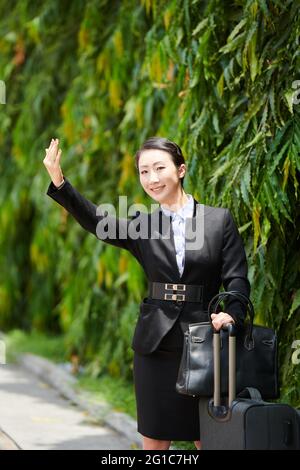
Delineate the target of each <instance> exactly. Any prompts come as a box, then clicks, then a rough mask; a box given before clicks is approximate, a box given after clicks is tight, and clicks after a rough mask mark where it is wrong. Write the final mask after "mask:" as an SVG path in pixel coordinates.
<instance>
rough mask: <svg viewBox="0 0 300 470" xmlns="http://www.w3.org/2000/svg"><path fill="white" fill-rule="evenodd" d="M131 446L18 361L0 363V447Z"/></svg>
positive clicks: (79, 447)
mask: <svg viewBox="0 0 300 470" xmlns="http://www.w3.org/2000/svg"><path fill="white" fill-rule="evenodd" d="M18 446H19V447H20V448H21V449H24V450H29V449H30V450H50V449H51V450H63V449H66V450H68V449H80V450H81V449H87V450H92V449H93V450H101V449H111V450H113V449H119V450H124V449H132V448H136V445H135V444H134V443H133V442H132V440H131V439H128V438H127V437H126V436H124V435H121V434H119V433H117V432H116V431H114V430H113V429H112V428H110V427H108V426H106V425H99V424H96V423H95V419H93V418H92V417H91V415H90V414H89V413H88V412H86V411H85V412H84V411H82V410H80V409H79V408H78V407H77V406H74V405H72V404H71V403H70V402H69V401H67V400H66V399H64V398H62V396H61V393H60V392H59V391H58V390H56V389H54V388H52V387H51V386H50V385H48V384H46V383H45V381H44V380H40V379H38V378H37V377H35V376H34V375H32V374H31V373H30V372H28V371H27V370H25V369H23V368H22V367H21V366H20V365H0V449H7V450H8V449H12V448H17V447H18Z"/></svg>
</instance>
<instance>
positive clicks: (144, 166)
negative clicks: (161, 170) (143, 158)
mask: <svg viewBox="0 0 300 470" xmlns="http://www.w3.org/2000/svg"><path fill="white" fill-rule="evenodd" d="M158 163H162V164H163V165H165V162H162V161H158V162H155V163H153V166H154V165H157V164H158ZM148 166H149V165H141V166H140V168H148Z"/></svg>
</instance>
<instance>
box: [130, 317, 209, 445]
mask: <svg viewBox="0 0 300 470" xmlns="http://www.w3.org/2000/svg"><path fill="white" fill-rule="evenodd" d="M182 348H183V333H182V330H181V328H180V325H179V323H178V322H176V323H175V325H174V326H173V328H172V329H171V330H170V331H169V332H168V333H167V335H166V336H165V337H164V338H163V340H162V341H161V343H160V345H159V347H158V349H157V350H156V351H154V352H153V353H151V354H147V355H141V354H138V353H137V352H135V353H134V363H133V366H134V368H133V374H134V385H135V394H136V406H137V426H138V432H139V433H140V434H142V435H143V436H145V437H150V438H152V439H159V440H167V441H198V440H200V425H199V411H198V404H199V399H198V398H197V397H195V398H194V397H190V396H187V395H181V394H179V393H178V392H176V389H175V384H176V381H177V375H178V369H179V365H180V360H181V355H182Z"/></svg>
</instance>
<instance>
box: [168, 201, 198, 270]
mask: <svg viewBox="0 0 300 470" xmlns="http://www.w3.org/2000/svg"><path fill="white" fill-rule="evenodd" d="M187 197H188V202H187V203H186V204H185V205H184V206H183V207H181V208H180V210H179V211H178V212H174V211H170V210H169V209H165V208H163V207H162V206H160V207H161V210H162V211H163V213H164V214H165V215H166V216H171V217H172V228H173V233H174V243H175V250H176V261H177V266H178V270H179V273H180V277H181V276H182V273H183V270H184V261H185V259H184V254H185V221H186V218H191V217H193V213H194V198H193V196H192V195H191V194H187Z"/></svg>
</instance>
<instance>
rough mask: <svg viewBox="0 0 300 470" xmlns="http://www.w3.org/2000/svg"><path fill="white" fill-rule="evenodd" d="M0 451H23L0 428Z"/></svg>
mask: <svg viewBox="0 0 300 470" xmlns="http://www.w3.org/2000/svg"><path fill="white" fill-rule="evenodd" d="M0 450H21V447H19V446H18V444H17V443H16V442H15V441H14V440H13V439H12V438H11V437H9V436H8V435H7V434H6V433H5V432H4V431H3V430H2V429H1V428H0Z"/></svg>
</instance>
